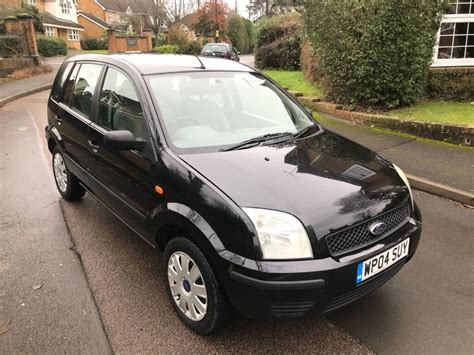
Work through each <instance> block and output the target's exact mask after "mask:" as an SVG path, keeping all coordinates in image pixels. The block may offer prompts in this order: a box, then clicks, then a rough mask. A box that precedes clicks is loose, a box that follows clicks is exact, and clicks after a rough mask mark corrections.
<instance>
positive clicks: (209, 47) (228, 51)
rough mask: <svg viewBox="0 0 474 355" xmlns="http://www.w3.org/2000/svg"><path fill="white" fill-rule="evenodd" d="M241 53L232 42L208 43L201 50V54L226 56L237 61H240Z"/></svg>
mask: <svg viewBox="0 0 474 355" xmlns="http://www.w3.org/2000/svg"><path fill="white" fill-rule="evenodd" d="M239 54H240V53H239V52H237V51H236V50H235V48H234V47H233V46H232V44H227V43H208V44H206V45H205V46H204V47H203V48H202V51H201V55H202V56H204V57H217V58H225V59H231V60H235V61H236V62H240V57H239Z"/></svg>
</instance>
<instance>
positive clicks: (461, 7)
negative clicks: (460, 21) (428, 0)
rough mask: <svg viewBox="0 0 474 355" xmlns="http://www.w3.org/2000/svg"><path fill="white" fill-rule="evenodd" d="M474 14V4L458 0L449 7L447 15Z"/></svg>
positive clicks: (466, 0) (465, 0) (467, 0)
mask: <svg viewBox="0 0 474 355" xmlns="http://www.w3.org/2000/svg"><path fill="white" fill-rule="evenodd" d="M465 14H474V2H473V1H469V0H458V1H457V2H456V1H455V2H453V3H452V4H451V6H450V7H449V10H448V12H447V15H465Z"/></svg>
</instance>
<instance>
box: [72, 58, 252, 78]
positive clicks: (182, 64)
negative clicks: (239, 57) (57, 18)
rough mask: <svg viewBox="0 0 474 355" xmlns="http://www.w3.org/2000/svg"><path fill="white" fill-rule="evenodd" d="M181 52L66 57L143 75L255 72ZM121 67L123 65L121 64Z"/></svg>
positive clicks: (250, 69) (228, 61)
mask: <svg viewBox="0 0 474 355" xmlns="http://www.w3.org/2000/svg"><path fill="white" fill-rule="evenodd" d="M199 59H200V60H201V61H202V63H203V64H204V66H205V67H206V69H201V68H200V66H201V64H200V63H199V60H198V59H197V58H196V56H193V55H181V54H154V53H133V54H132V53H127V54H108V55H106V54H80V55H77V56H74V57H70V58H68V61H98V62H103V63H109V64H115V65H118V66H121V64H122V65H123V64H126V65H128V66H130V67H134V68H136V69H137V70H138V71H139V72H140V73H141V74H143V75H151V74H164V73H176V72H189V71H240V72H255V71H256V70H255V69H253V68H251V67H249V66H246V65H244V64H240V63H237V62H235V61H232V60H228V59H218V58H206V57H199ZM122 67H123V66H122Z"/></svg>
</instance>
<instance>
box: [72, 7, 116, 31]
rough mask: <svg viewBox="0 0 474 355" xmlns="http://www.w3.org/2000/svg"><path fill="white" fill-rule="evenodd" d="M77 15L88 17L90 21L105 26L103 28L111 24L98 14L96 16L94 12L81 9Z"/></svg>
mask: <svg viewBox="0 0 474 355" xmlns="http://www.w3.org/2000/svg"><path fill="white" fill-rule="evenodd" d="M77 16H82V17H84V18H86V19H88V20H89V21H92V22H95V23H96V24H97V25H99V26H100V27H103V28H107V27H108V26H109V25H108V23H107V22H105V21H104V20H102V19H101V18H99V17H97V16H94V15H93V14H91V13H88V12H82V11H79V12H78V13H77Z"/></svg>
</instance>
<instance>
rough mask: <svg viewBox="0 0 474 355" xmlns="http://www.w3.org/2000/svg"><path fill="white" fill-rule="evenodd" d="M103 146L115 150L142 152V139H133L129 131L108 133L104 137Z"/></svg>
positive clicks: (143, 145)
mask: <svg viewBox="0 0 474 355" xmlns="http://www.w3.org/2000/svg"><path fill="white" fill-rule="evenodd" d="M104 145H105V146H106V147H107V148H110V149H115V150H142V149H143V147H145V140H144V139H143V138H135V137H134V136H133V134H132V132H130V131H109V132H107V133H106V134H105V135H104Z"/></svg>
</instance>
